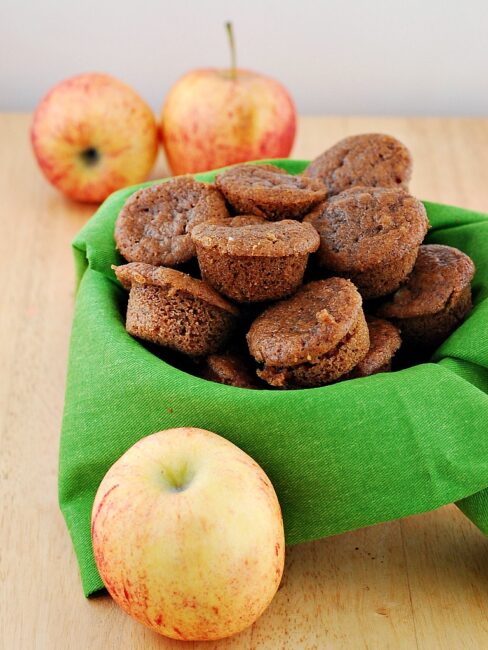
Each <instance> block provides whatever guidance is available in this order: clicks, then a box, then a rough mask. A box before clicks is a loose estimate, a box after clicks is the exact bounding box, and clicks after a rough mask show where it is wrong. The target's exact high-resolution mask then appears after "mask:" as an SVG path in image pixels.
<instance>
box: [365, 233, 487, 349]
mask: <svg viewBox="0 0 488 650" xmlns="http://www.w3.org/2000/svg"><path fill="white" fill-rule="evenodd" d="M474 272H475V267H474V264H473V262H472V260H471V258H469V257H468V256H467V255H465V254H464V253H462V252H461V251H460V250H458V249H457V248H452V247H451V246H442V245H440V244H428V245H425V246H421V247H420V251H419V254H418V257H417V261H416V263H415V266H414V268H413V271H412V274H411V275H410V277H409V279H408V282H407V283H406V284H405V285H404V286H403V287H401V288H400V289H399V290H398V291H397V292H396V293H395V294H394V295H393V296H392V297H391V298H390V299H389V300H388V302H386V303H385V304H383V305H382V306H381V307H380V308H379V309H378V310H377V313H378V315H380V316H384V317H385V318H391V319H392V320H393V322H394V323H396V324H397V325H398V326H399V327H400V329H401V331H402V338H403V339H404V341H406V342H407V343H409V344H411V345H412V344H413V345H415V346H416V347H419V348H433V347H437V346H438V345H440V344H441V343H442V342H443V341H444V340H445V339H446V338H447V337H448V336H449V334H450V333H451V332H452V331H453V330H454V329H455V328H456V327H458V325H460V323H461V322H462V321H463V320H464V318H465V317H466V315H467V314H468V313H469V311H470V310H471V307H472V303H471V280H472V279H473V276H474Z"/></svg>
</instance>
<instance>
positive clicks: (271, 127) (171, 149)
mask: <svg viewBox="0 0 488 650" xmlns="http://www.w3.org/2000/svg"><path fill="white" fill-rule="evenodd" d="M230 40H231V50H232V54H233V57H232V58H233V64H232V67H231V68H230V69H227V70H225V69H223V70H220V69H215V68H208V69H201V70H194V71H192V72H189V73H188V74H186V75H185V76H184V77H182V78H181V79H180V80H179V81H178V82H177V83H176V84H175V85H174V86H173V88H172V89H171V90H170V92H169V95H168V96H167V98H166V101H165V104H164V107H163V111H162V116H161V136H162V140H163V145H164V149H165V151H166V157H167V159H168V163H169V165H170V167H171V170H172V172H173V173H174V174H186V173H194V172H201V171H206V170H210V169H216V168H218V167H223V166H225V165H231V164H234V163H239V162H245V161H248V160H257V159H260V158H282V157H287V156H288V155H289V153H290V151H291V148H292V146H293V141H294V139H295V131H296V110H295V106H294V104H293V101H292V99H291V97H290V95H289V94H288V92H287V90H286V89H285V88H284V87H283V86H282V85H281V84H280V83H279V82H278V81H275V80H274V79H271V78H269V77H266V76H264V75H261V74H258V73H256V72H250V71H248V70H240V69H238V68H236V67H235V53H234V44H233V38H232V33H231V32H230Z"/></svg>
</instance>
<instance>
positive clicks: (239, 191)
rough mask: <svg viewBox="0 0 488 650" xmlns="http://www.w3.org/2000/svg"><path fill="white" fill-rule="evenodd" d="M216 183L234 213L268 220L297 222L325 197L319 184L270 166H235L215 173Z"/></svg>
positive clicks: (315, 180)
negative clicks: (295, 220) (292, 220)
mask: <svg viewBox="0 0 488 650" xmlns="http://www.w3.org/2000/svg"><path fill="white" fill-rule="evenodd" d="M215 182H216V184H217V187H218V188H219V190H220V191H221V192H222V193H223V194H224V196H225V198H226V199H227V201H228V202H229V203H230V205H231V206H232V207H233V209H234V210H235V212H236V213H237V214H255V215H257V216H258V217H264V218H265V219H268V220H269V221H278V220H279V219H300V218H301V217H302V216H303V215H304V214H306V213H307V212H309V211H310V210H311V209H312V208H314V207H315V206H316V205H318V204H319V203H321V202H322V201H323V200H324V199H325V197H326V195H327V191H326V189H325V185H324V184H323V183H322V181H320V180H318V179H313V178H305V177H304V176H301V175H299V176H293V175H291V174H288V173H287V172H286V171H285V170H284V169H280V168H279V167H274V166H273V165H236V166H235V167H231V168H230V169H228V170H226V171H225V172H222V173H221V174H218V175H217V177H216V179H215Z"/></svg>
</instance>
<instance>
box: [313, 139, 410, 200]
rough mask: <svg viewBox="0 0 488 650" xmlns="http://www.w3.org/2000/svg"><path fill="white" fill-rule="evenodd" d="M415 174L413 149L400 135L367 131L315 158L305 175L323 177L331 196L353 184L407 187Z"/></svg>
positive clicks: (345, 140)
mask: <svg viewBox="0 0 488 650" xmlns="http://www.w3.org/2000/svg"><path fill="white" fill-rule="evenodd" d="M411 174H412V157H411V155H410V152H409V150H408V149H407V148H406V147H405V145H403V144H402V143H401V142H399V141H398V140H397V139H396V138H393V137H392V136H389V135H383V134H381V133H367V134H363V135H354V136H350V137H348V138H344V139H343V140H341V141H340V142H338V143H337V144H335V145H334V146H333V147H331V148H330V149H327V151H325V152H324V153H323V154H321V155H320V156H318V158H316V159H315V160H313V161H312V162H311V163H310V165H309V166H308V167H307V169H306V170H305V172H304V175H305V176H309V177H311V178H320V179H321V180H322V181H323V182H324V183H325V185H326V187H327V191H328V194H329V196H332V195H334V194H339V193H340V192H342V191H343V190H347V189H348V188H350V187H355V186H357V185H361V186H364V187H403V188H405V189H408V182H409V181H410V177H411Z"/></svg>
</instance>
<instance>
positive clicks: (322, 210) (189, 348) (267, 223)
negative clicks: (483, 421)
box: [113, 134, 475, 389]
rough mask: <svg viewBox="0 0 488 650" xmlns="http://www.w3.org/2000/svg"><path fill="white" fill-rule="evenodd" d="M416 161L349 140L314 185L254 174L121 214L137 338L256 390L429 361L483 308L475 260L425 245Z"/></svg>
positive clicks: (369, 140)
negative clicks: (476, 302)
mask: <svg viewBox="0 0 488 650" xmlns="http://www.w3.org/2000/svg"><path fill="white" fill-rule="evenodd" d="M411 172H412V159H411V155H410V153H409V151H408V149H407V148H406V147H405V146H404V145H403V144H402V143H401V142H399V141H398V140H396V139H395V138H393V137H391V136H387V135H381V134H366V135H357V136H352V137H348V138H346V139H344V140H342V141H340V142H339V143H337V144H336V145H335V146H333V147H332V148H330V149H328V150H327V151H325V152H324V153H323V154H322V155H320V156H319V157H318V158H316V159H315V160H313V161H312V162H311V163H310V164H309V165H308V166H307V167H306V168H305V170H304V171H303V172H302V173H300V174H294V175H293V174H289V173H288V172H287V171H285V170H284V169H282V168H280V167H276V166H273V165H270V164H242V165H236V166H233V167H231V168H228V169H225V170H223V171H221V172H220V173H217V175H216V177H215V180H214V182H213V183H210V184H209V183H204V182H200V181H198V180H196V179H194V178H193V177H189V176H188V177H186V176H183V177H177V178H174V179H170V180H167V181H165V182H162V183H157V184H153V185H151V186H148V187H143V188H141V189H139V190H138V191H136V192H135V193H133V194H132V195H131V196H130V197H129V198H128V199H127V201H126V202H125V203H124V205H123V206H122V209H121V210H120V212H119V214H118V216H117V219H116V223H115V243H116V247H117V249H118V251H119V252H120V254H121V255H122V257H123V258H124V260H125V262H126V263H124V264H118V265H114V266H113V269H114V271H115V274H116V276H117V279H118V280H119V282H120V283H121V284H122V285H123V287H124V288H125V289H127V291H128V303H127V312H126V317H125V324H126V329H127V331H128V333H129V334H131V335H132V336H133V337H136V338H137V339H139V340H140V341H142V342H143V343H144V345H146V346H148V347H149V349H150V350H151V351H154V352H155V353H156V354H158V355H160V356H161V357H162V358H163V359H165V360H167V361H169V362H170V363H172V364H173V365H176V366H177V367H180V368H182V369H184V370H185V371H187V372H190V373H192V374H195V375H197V376H200V377H202V378H204V379H207V380H209V381H214V382H219V383H223V384H227V385H230V386H235V387H239V388H247V389H299V388H314V387H320V386H325V385H328V384H332V383H336V382H339V381H346V380H350V379H354V378H359V377H366V376H369V375H373V374H377V373H381V372H388V371H391V370H392V369H396V368H403V367H406V366H408V365H413V364H414V363H419V362H422V361H424V360H428V359H429V357H430V355H431V354H432V352H433V351H434V350H435V349H436V348H437V347H438V346H439V345H440V344H441V343H442V342H443V341H444V340H445V339H447V338H448V337H449V336H450V334H451V333H452V332H453V331H454V330H455V329H456V328H457V327H458V326H459V325H460V324H461V323H462V322H463V320H464V319H465V318H466V316H467V315H468V313H469V311H470V309H471V280H472V278H473V276H474V271H475V268H474V264H473V262H472V260H471V259H470V258H469V257H468V256H467V255H466V254H465V253H463V252H462V251H460V250H458V249H457V248H454V247H451V246H446V245H441V244H425V243H423V242H424V238H425V236H426V234H427V231H428V229H429V221H428V218H427V214H426V210H425V207H424V205H423V203H422V202H421V201H419V200H418V199H417V198H415V197H414V196H412V195H411V194H410V193H409V190H408V183H409V180H410V177H411Z"/></svg>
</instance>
